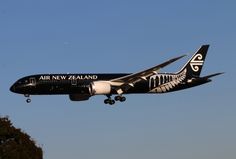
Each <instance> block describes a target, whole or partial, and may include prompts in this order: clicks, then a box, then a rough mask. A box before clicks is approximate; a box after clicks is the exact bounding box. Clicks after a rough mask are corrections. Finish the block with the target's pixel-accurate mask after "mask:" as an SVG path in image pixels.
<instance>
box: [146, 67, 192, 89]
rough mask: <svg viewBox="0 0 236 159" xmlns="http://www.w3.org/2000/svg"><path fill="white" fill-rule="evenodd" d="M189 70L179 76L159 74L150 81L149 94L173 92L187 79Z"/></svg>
mask: <svg viewBox="0 0 236 159" xmlns="http://www.w3.org/2000/svg"><path fill="white" fill-rule="evenodd" d="M186 73H187V70H186V69H184V70H183V71H182V72H181V73H179V74H172V75H171V74H157V75H153V76H151V77H150V79H149V90H150V91H149V93H165V92H169V91H171V90H173V89H174V88H175V87H177V86H178V85H179V84H181V83H182V82H183V81H184V80H185V78H186Z"/></svg>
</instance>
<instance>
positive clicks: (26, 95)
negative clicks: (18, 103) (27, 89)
mask: <svg viewBox="0 0 236 159" xmlns="http://www.w3.org/2000/svg"><path fill="white" fill-rule="evenodd" d="M25 97H27V99H26V103H30V102H31V99H30V95H29V94H25Z"/></svg>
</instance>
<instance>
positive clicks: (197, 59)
mask: <svg viewBox="0 0 236 159" xmlns="http://www.w3.org/2000/svg"><path fill="white" fill-rule="evenodd" d="M208 48H209V45H202V46H201V47H200V49H199V50H198V51H197V52H196V53H195V54H194V55H193V56H192V57H191V58H190V60H189V61H188V62H187V63H186V64H185V65H184V67H183V68H182V69H181V70H180V71H179V73H181V72H182V71H185V70H186V72H187V73H186V76H187V79H190V78H195V77H199V76H200V74H201V71H202V67H203V64H204V61H205V58H206V54H207V51H208Z"/></svg>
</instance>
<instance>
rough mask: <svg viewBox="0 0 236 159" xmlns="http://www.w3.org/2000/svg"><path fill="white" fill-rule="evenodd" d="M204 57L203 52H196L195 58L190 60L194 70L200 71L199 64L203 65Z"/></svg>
mask: <svg viewBox="0 0 236 159" xmlns="http://www.w3.org/2000/svg"><path fill="white" fill-rule="evenodd" d="M202 59H203V57H202V55H201V54H196V55H195V56H194V57H193V59H192V60H191V61H190V66H191V68H192V70H193V71H194V72H197V71H199V69H200V68H199V66H202V65H203V60H202Z"/></svg>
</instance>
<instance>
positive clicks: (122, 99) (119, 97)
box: [115, 95, 126, 102]
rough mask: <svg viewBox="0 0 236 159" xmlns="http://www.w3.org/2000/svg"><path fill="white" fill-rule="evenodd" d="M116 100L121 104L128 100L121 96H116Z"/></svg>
mask: <svg viewBox="0 0 236 159" xmlns="http://www.w3.org/2000/svg"><path fill="white" fill-rule="evenodd" d="M115 100H116V101H120V102H124V101H125V100H126V98H125V97H123V96H121V95H119V96H115Z"/></svg>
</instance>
